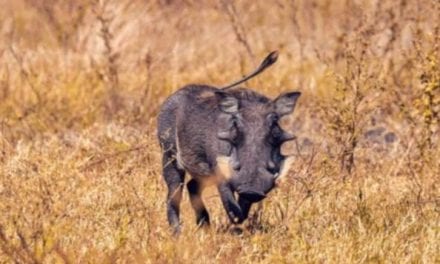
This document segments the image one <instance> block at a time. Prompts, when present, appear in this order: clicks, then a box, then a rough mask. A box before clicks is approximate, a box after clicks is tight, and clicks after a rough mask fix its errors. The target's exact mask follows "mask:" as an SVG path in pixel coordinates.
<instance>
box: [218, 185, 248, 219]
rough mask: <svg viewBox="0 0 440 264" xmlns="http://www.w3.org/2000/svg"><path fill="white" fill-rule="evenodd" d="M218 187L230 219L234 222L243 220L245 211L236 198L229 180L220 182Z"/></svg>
mask: <svg viewBox="0 0 440 264" xmlns="http://www.w3.org/2000/svg"><path fill="white" fill-rule="evenodd" d="M217 188H218V191H219V193H220V197H221V199H222V203H223V206H224V208H225V210H226V213H227V214H228V217H229V220H230V221H231V222H232V223H234V224H237V223H240V222H243V219H244V218H243V213H242V211H241V208H240V206H239V205H238V203H237V201H236V200H235V197H234V193H233V192H232V188H231V186H230V184H229V183H227V182H223V183H220V184H219V185H218V186H217Z"/></svg>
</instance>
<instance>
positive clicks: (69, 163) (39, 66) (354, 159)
mask: <svg viewBox="0 0 440 264" xmlns="http://www.w3.org/2000/svg"><path fill="white" fill-rule="evenodd" d="M0 6H1V7H2V8H1V10H0V65H1V66H0V149H1V152H0V166H1V169H2V170H1V171H2V172H1V176H0V177H1V178H0V211H2V212H7V213H5V214H3V213H2V216H0V245H1V247H0V254H2V255H3V257H0V262H1V261H2V260H3V259H4V260H11V259H19V260H22V261H24V262H27V261H31V262H32V261H34V262H41V261H43V262H44V261H52V260H57V261H58V260H59V261H62V262H70V261H71V260H72V258H74V256H75V252H81V253H80V254H79V255H78V258H79V259H80V260H83V261H85V260H92V261H93V260H97V259H107V260H109V261H110V262H111V261H113V260H115V259H118V258H119V259H122V260H123V259H126V257H132V258H134V259H136V258H137V257H139V258H140V259H141V262H142V261H144V260H149V261H153V262H156V263H159V262H160V263H164V262H167V261H168V260H169V259H170V258H171V259H173V260H175V261H183V262H185V261H196V260H197V259H198V257H200V256H202V255H203V254H207V255H205V256H208V257H207V259H203V258H201V259H198V260H200V261H203V260H211V259H215V260H217V261H221V260H224V261H228V260H231V259H234V260H235V259H237V257H240V256H241V257H240V258H241V260H244V261H255V260H257V261H263V260H264V261H282V260H283V261H294V262H298V261H300V262H301V261H303V262H304V261H305V260H307V261H311V262H313V261H317V262H322V261H323V260H324V261H325V260H326V257H324V258H323V256H322V255H320V254H321V252H325V256H327V257H330V259H331V260H330V262H340V260H341V258H342V260H346V259H350V260H353V261H355V262H356V261H360V262H363V261H362V260H365V259H367V260H368V259H369V257H372V259H373V260H374V259H376V260H378V261H381V260H386V259H392V260H395V261H397V262H401V261H402V260H408V261H409V262H419V261H422V262H431V263H432V262H436V261H438V260H439V255H438V250H435V248H437V249H438V247H439V242H438V241H440V237H439V236H440V235H439V231H438V219H439V209H438V208H439V206H440V193H439V189H440V186H439V183H440V181H439V175H440V165H439V163H438V160H439V158H440V151H439V149H440V148H439V138H440V132H439V118H440V114H439V112H440V3H439V1H437V0H422V1H416V0H397V1H393V0H386V1H380V0H371V1H362V0H341V1H330V0H292V1H287V0H277V1H231V0H218V1H192V0H182V1H175V0H149V1H146V0H133V1H116V0H96V1H89V0H77V1H61V0H14V1H8V0H0ZM273 50H278V51H279V54H280V55H279V60H278V62H277V63H276V64H275V65H274V66H272V67H271V68H270V69H269V70H267V71H266V72H264V73H263V74H261V75H259V76H258V77H256V78H254V79H252V80H251V81H248V82H247V83H246V84H245V85H244V86H246V87H249V88H252V89H254V90H256V91H258V92H260V93H263V94H265V95H267V96H269V97H275V96H276V95H278V94H279V93H280V92H284V91H290V90H298V91H301V92H302V96H301V98H300V101H299V103H298V105H297V108H296V110H295V114H294V115H292V116H291V117H289V118H287V119H286V120H284V121H283V122H284V124H283V125H284V127H285V129H286V130H289V131H291V132H294V133H295V134H296V135H297V136H298V139H297V140H296V142H293V143H289V145H288V146H286V149H285V152H286V153H289V154H292V155H295V157H296V161H295V163H294V164H293V166H292V169H291V173H290V177H288V179H287V183H286V185H285V186H284V187H281V188H280V192H277V193H276V194H274V196H273V197H271V198H269V199H268V200H269V201H267V202H266V203H267V206H266V208H267V210H269V211H268V213H266V214H263V213H262V212H260V213H258V214H256V216H255V218H253V220H252V219H251V220H252V221H251V222H250V226H249V227H248V228H250V229H249V230H250V231H249V232H251V233H252V234H255V232H257V233H258V232H262V233H261V236H262V237H261V240H259V239H256V240H255V236H250V237H245V241H246V242H245V243H247V244H246V245H244V244H241V243H242V242H237V241H235V240H234V239H232V240H231V238H230V237H229V236H223V235H219V234H216V235H214V236H213V237H211V236H208V237H203V236H198V237H197V238H196V239H199V242H200V241H203V243H206V244H207V245H215V244H216V243H218V242H219V241H221V243H224V244H225V245H229V246H228V247H227V248H226V249H222V250H220V251H219V248H218V247H209V248H207V246H202V247H201V249H194V248H193V247H191V245H189V244H188V245H187V246H185V245H184V246H183V249H182V252H184V253H181V254H180V253H176V252H180V251H178V250H177V248H176V245H174V244H173V243H172V241H170V240H169V239H168V235H167V234H168V233H167V229H166V228H167V227H166V223H165V206H164V203H165V190H164V184H163V182H162V180H161V169H160V149H159V146H158V144H157V141H156V134H155V133H156V132H155V130H156V116H157V113H158V111H159V107H160V104H161V103H162V102H163V101H164V100H165V99H166V97H168V96H169V95H170V94H171V93H173V92H174V91H176V90H177V89H179V88H180V87H182V86H184V85H186V84H189V83H200V84H209V85H214V86H216V85H218V86H220V85H224V84H229V83H231V82H232V81H234V80H236V79H239V78H240V77H241V76H243V75H245V74H247V73H249V72H250V71H252V70H253V69H254V68H255V67H256V66H257V65H258V64H259V63H260V61H261V60H262V59H263V58H264V57H265V56H266V55H267V53H269V52H270V51H273ZM214 195H215V194H214ZM185 199H186V197H185ZM214 200H218V198H217V197H216V198H215V199H209V201H208V206H209V204H210V203H212V204H211V205H210V206H211V208H213V209H212V212H213V215H215V217H216V218H214V225H215V226H216V227H217V229H215V230H217V231H218V230H219V229H220V230H222V228H221V227H222V226H224V225H225V221H224V220H225V219H223V218H222V216H224V215H223V212H222V208H221V205H219V204H217V201H214ZM289 201H290V202H289ZM185 203H186V204H187V205H184V206H187V207H186V208H189V206H188V201H186V200H185V201H184V204H185ZM184 208H185V207H184ZM390 208H394V209H393V210H391V209H390ZM183 212H184V217H183V218H184V219H185V218H186V219H187V220H185V221H186V223H185V224H186V226H188V227H187V230H186V232H188V234H192V233H191V232H192V231H194V228H195V227H194V226H193V227H191V226H192V220H193V219H192V213H191V212H187V211H185V210H183ZM407 217H412V218H411V219H413V220H414V221H415V222H417V223H418V225H417V226H416V227H414V226H412V225H411V223H409V222H407V220H405V219H407ZM190 219H191V221H190ZM356 221H358V222H356ZM355 222H356V223H360V224H359V225H356V224H354V223H355ZM410 222H411V221H410ZM330 223H333V224H335V225H336V226H339V227H340V229H331V227H330ZM435 226H436V227H435ZM333 227H334V226H333ZM405 227H408V229H405ZM422 227H423V228H422ZM280 228H281V229H280ZM191 230H192V231H191ZM262 230H263V231H262ZM285 230H290V231H288V232H287V231H285ZM341 232H342V233H341ZM279 233H282V235H281V234H279ZM390 233H391V234H393V235H391V236H390V235H389V234H390ZM274 234H277V235H276V236H275V235H274ZM318 235H321V236H318ZM158 237H159V238H160V239H159V238H158ZM219 237H220V238H219ZM151 239H153V240H154V239H159V241H160V242H157V243H156V244H152V243H151V241H150V240H151ZM278 240H281V241H283V243H285V245H286V246H285V248H283V249H282V250H281V251H273V249H272V248H271V247H269V245H270V244H271V243H279V242H278ZM332 241H339V243H341V245H344V248H346V251H344V252H342V253H341V252H340V251H338V250H337V248H332V247H328V245H329V243H332ZM421 241H424V242H423V243H422V242H421ZM252 243H256V245H259V246H258V247H257V248H258V249H255V250H256V251H257V252H256V253H255V252H254V251H252V250H251V249H252V247H251V246H249V245H252ZM362 243H364V244H362ZM264 245H266V246H267V248H266V247H265V246H264ZM310 245H313V247H312V248H310ZM360 245H363V246H360ZM396 247H402V248H405V250H400V249H399V250H398V248H396ZM295 248H296V249H297V250H299V251H295V250H294V249H295ZM366 248H370V249H371V250H370V251H368V250H366ZM147 249H149V250H147ZM306 249H307V250H306ZM198 250H203V251H198ZM259 250H262V251H261V252H260V251H259ZM264 250H265V251H264ZM396 250H397V251H396ZM242 251H243V252H244V253H243V255H240V254H239V253H240V252H242ZM387 251H388V252H397V253H395V254H391V253H387ZM164 252H165V253H164ZM202 252H205V253H203V254H202ZM219 252H220V253H219ZM262 252H263V253H264V252H265V253H264V254H263V253H262ZM295 252H296V253H295ZM307 252H308V253H307ZM367 252H370V253H371V252H373V253H371V254H370V253H367ZM260 253H261V255H260ZM176 254H177V255H176ZM255 254H256V255H255ZM390 254H391V255H390ZM169 257H170V258H169ZM283 257H284V258H283ZM367 262H368V261H367ZM404 262H405V261H404Z"/></svg>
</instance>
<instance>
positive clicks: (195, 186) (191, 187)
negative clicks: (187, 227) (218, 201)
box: [186, 179, 209, 226]
mask: <svg viewBox="0 0 440 264" xmlns="http://www.w3.org/2000/svg"><path fill="white" fill-rule="evenodd" d="M186 187H187V188H188V192H189V198H190V200H191V205H192V207H193V209H194V211H195V212H196V221H197V225H199V226H203V225H209V214H208V211H206V208H205V205H204V204H203V200H202V196H201V193H202V186H200V183H199V182H198V181H197V180H195V179H191V180H190V181H189V182H188V183H187V185H186Z"/></svg>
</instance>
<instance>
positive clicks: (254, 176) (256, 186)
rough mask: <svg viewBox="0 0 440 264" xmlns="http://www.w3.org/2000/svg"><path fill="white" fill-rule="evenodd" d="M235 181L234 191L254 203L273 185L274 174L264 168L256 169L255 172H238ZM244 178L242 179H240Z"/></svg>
mask: <svg viewBox="0 0 440 264" xmlns="http://www.w3.org/2000/svg"><path fill="white" fill-rule="evenodd" d="M237 179H238V181H237V182H236V188H235V189H236V192H237V193H238V194H239V196H240V197H241V198H243V199H245V200H247V201H249V202H251V203H256V202H259V201H261V200H263V199H264V198H266V194H267V193H269V192H270V191H271V190H272V189H273V187H274V186H275V176H274V175H273V174H271V173H270V172H269V171H267V170H265V169H258V170H257V172H254V173H249V172H242V173H239V175H238V177H237ZM241 179H244V181H242V182H241V181H240V180H241Z"/></svg>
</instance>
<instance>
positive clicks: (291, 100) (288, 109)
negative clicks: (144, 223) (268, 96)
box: [272, 92, 301, 116]
mask: <svg viewBox="0 0 440 264" xmlns="http://www.w3.org/2000/svg"><path fill="white" fill-rule="evenodd" d="M300 95H301V93H300V92H288V93H283V94H281V95H280V96H278V97H277V98H276V99H275V100H274V101H273V102H272V103H273V105H274V108H275V112H276V113H277V114H278V115H279V116H283V115H287V114H290V113H292V112H293V110H294V109H295V105H296V101H297V100H298V97H299V96H300Z"/></svg>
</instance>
